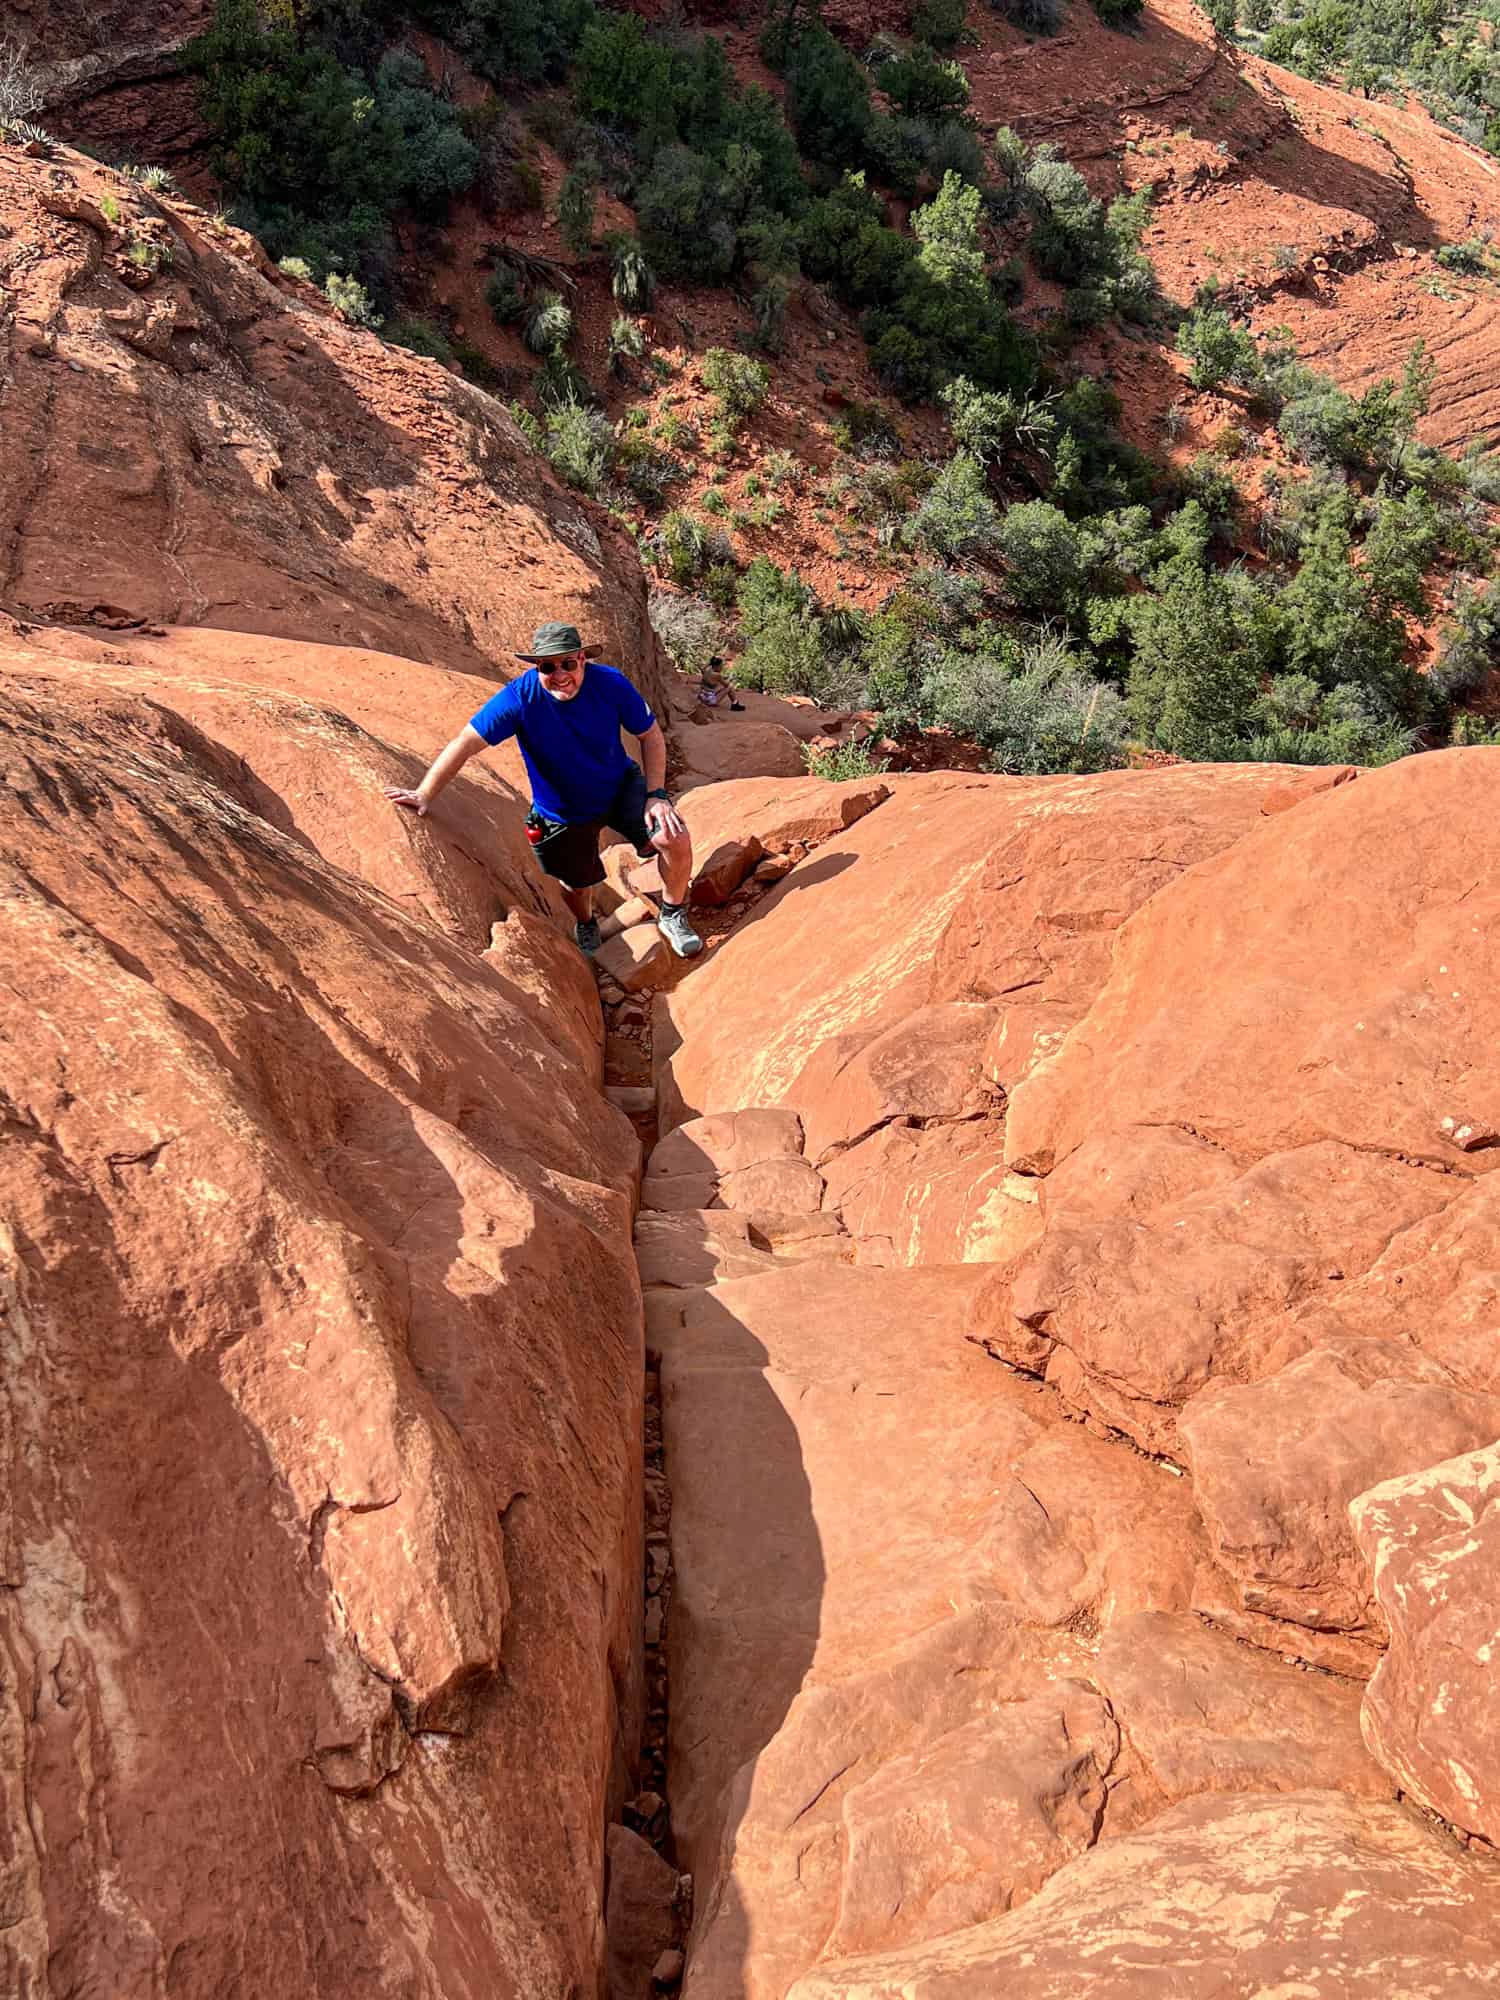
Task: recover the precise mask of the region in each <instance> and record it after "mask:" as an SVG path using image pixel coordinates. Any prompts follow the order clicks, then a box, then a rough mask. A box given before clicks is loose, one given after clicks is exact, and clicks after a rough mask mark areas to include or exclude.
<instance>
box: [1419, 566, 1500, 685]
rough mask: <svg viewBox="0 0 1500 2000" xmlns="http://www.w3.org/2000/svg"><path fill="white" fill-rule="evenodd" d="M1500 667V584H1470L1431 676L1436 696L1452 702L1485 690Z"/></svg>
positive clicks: (1456, 605)
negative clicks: (1487, 683)
mask: <svg viewBox="0 0 1500 2000" xmlns="http://www.w3.org/2000/svg"><path fill="white" fill-rule="evenodd" d="M1496 667H1500V584H1497V583H1495V582H1490V583H1485V584H1474V583H1466V584H1464V585H1463V586H1461V588H1460V589H1459V591H1458V593H1457V595H1456V597H1455V600H1454V605H1453V611H1452V614H1451V616H1450V617H1449V619H1448V622H1447V624H1446V625H1445V626H1444V627H1443V630H1442V633H1441V636H1440V639H1439V644H1438V654H1437V659H1436V660H1435V661H1434V663H1433V667H1432V672H1431V674H1430V676H1429V678H1430V680H1431V682H1432V686H1433V691H1434V693H1435V694H1436V695H1437V696H1438V697H1439V699H1440V700H1442V701H1445V702H1451V701H1453V700H1455V699H1456V698H1457V697H1458V696H1459V695H1464V694H1471V693H1472V692H1473V691H1474V689H1475V688H1477V687H1482V686H1483V685H1484V683H1485V681H1486V680H1488V678H1489V676H1490V674H1491V673H1492V672H1493V671H1494V670H1495V668H1496Z"/></svg>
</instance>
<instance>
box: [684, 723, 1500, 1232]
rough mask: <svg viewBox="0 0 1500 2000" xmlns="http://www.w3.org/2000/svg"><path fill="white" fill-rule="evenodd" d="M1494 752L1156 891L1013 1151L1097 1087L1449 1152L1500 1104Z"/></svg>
mask: <svg viewBox="0 0 1500 2000" xmlns="http://www.w3.org/2000/svg"><path fill="white" fill-rule="evenodd" d="M1494 769H1495V763H1494V758H1493V755H1492V753H1491V752H1489V751H1486V750H1445V751H1441V752H1438V753H1436V754H1434V755H1432V756H1424V757H1409V758H1404V759H1402V760H1401V761H1400V762H1399V763H1395V764H1391V765H1388V766H1386V767H1385V768H1384V769H1383V770H1380V771H1373V772H1367V773H1366V774H1365V775H1364V776H1363V777H1361V778H1360V780H1359V783H1358V784H1355V785H1342V786H1339V787H1338V788H1337V789H1335V790H1332V791H1328V792H1324V793H1322V794H1321V795H1319V796H1317V797H1315V798H1312V799H1309V800H1308V801H1307V802H1306V804H1305V805H1303V806H1301V807H1299V808H1298V810H1297V811H1296V812H1293V813H1286V814H1283V815H1281V816H1279V817H1278V818H1275V819H1271V820H1266V821H1262V822H1261V823H1260V824H1259V825H1257V826H1256V827H1254V828H1253V829H1252V831H1251V832H1250V833H1249V834H1248V835H1247V836H1246V837H1245V838H1244V839H1243V840H1242V841H1240V842H1238V843H1237V844H1235V845H1234V846H1232V847H1230V848H1229V849H1228V850H1227V851H1226V852H1224V853H1222V854H1220V855H1219V856H1218V857H1217V859H1215V860H1212V861H1206V862H1204V863H1203V864H1201V865H1200V866H1199V867H1197V868H1195V869H1193V870H1192V871H1191V872H1190V873H1189V874H1187V875H1186V876H1184V877H1183V878H1182V879H1181V880H1180V881H1179V882H1177V883H1176V884H1174V885H1173V887H1172V888H1171V889H1170V890H1168V891H1166V892H1165V893H1163V894H1161V895H1159V896H1158V897H1156V898H1155V899H1154V900H1153V901H1152V902H1151V903H1150V904H1149V905H1148V906H1147V907H1146V908H1145V909H1144V910H1142V911H1141V913H1140V914H1139V915H1138V916H1137V917H1136V918H1135V919H1133V920H1132V922H1131V923H1130V924H1129V925H1128V926H1127V927H1126V929H1125V930H1124V931H1123V932H1122V934H1121V936H1120V938H1119V939H1118V942H1117V945H1116V949H1115V953H1114V964H1113V968H1112V971H1111V974H1110V978H1109V984H1108V986H1107V988H1106V989H1105V990H1104V992H1103V993H1101V995H1100V997H1099V999H1098V1001H1097V1002H1096V1003H1095V1005H1094V1006H1093V1008H1092V1009H1091V1011H1090V1014H1089V1020H1088V1031H1087V1033H1086V1034H1080V1035H1075V1036H1074V1037H1073V1038H1072V1039H1071V1040H1070V1042H1069V1044H1068V1046H1067V1047H1066V1048H1065V1049H1064V1050H1063V1051H1062V1053H1061V1054H1060V1055H1059V1056H1058V1057H1057V1058H1056V1059H1055V1060H1054V1061H1053V1062H1051V1063H1049V1064H1047V1065H1046V1067H1045V1068H1044V1069H1043V1070H1040V1071H1038V1072H1037V1073H1035V1074H1034V1075H1033V1076H1032V1077H1031V1078H1030V1079H1028V1080H1027V1081H1026V1082H1025V1083H1024V1084H1023V1085H1021V1087H1020V1088H1019V1089H1018V1090H1017V1091H1016V1093H1015V1095H1014V1098H1013V1100H1012V1103H1011V1106H1010V1111H1009V1122H1008V1132H1007V1152H1008V1155H1009V1157H1010V1159H1011V1160H1012V1162H1014V1163H1019V1162H1021V1161H1030V1162H1032V1163H1033V1164H1034V1165H1036V1166H1037V1167H1039V1168H1041V1169H1045V1168H1046V1167H1047V1166H1048V1165H1049V1164H1050V1163H1053V1162H1056V1161H1060V1160H1062V1159H1064V1158H1066V1156H1067V1155H1068V1153H1069V1152H1071V1151H1072V1150H1073V1149H1074V1148H1075V1147H1076V1146H1078V1145H1080V1144H1081V1143H1082V1142H1083V1140H1084V1139H1085V1138H1087V1137H1089V1136H1097V1135H1098V1131H1099V1107H1100V1105H1101V1104H1104V1105H1107V1106H1108V1108H1109V1119H1110V1123H1111V1125H1112V1126H1113V1127H1114V1128H1116V1129H1118V1130H1123V1129H1125V1128H1126V1127H1130V1126H1140V1125H1163V1124H1186V1125H1190V1126H1191V1127H1193V1129H1195V1130H1196V1131H1198V1132H1200V1133H1201V1134H1203V1135H1204V1137H1205V1138H1207V1139H1208V1140H1210V1141H1214V1142H1217V1143H1219V1144H1222V1145H1226V1146H1228V1147H1229V1148H1230V1149H1231V1150H1238V1151H1239V1152H1240V1153H1241V1154H1242V1155H1245V1156H1249V1157H1252V1158H1261V1157H1264V1156H1265V1155H1266V1154H1268V1153H1274V1152H1281V1151H1286V1150H1288V1149H1290V1148H1293V1147H1298V1146H1303V1145H1307V1144H1311V1143H1315V1142H1318V1141H1321V1140H1325V1139H1329V1138H1332V1139H1335V1140H1337V1141H1338V1142H1340V1143H1342V1144H1344V1145H1347V1146H1350V1147H1357V1148H1361V1149H1368V1150H1369V1151H1371V1152H1375V1151H1379V1152H1383V1153H1386V1154H1397V1153H1401V1154H1405V1155H1408V1156H1409V1157H1412V1158H1415V1159H1419V1160H1420V1159H1424V1158H1438V1157H1442V1158H1443V1159H1445V1160H1447V1159H1451V1158H1452V1157H1453V1156H1452V1153H1451V1152H1450V1151H1449V1150H1448V1149H1447V1148H1442V1147H1441V1142H1440V1140H1439V1139H1438V1136H1437V1133H1438V1127H1439V1124H1440V1122H1441V1120H1442V1119H1443V1117H1445V1116H1446V1115H1447V1114H1448V1113H1450V1112H1451V1111H1453V1109H1454V1107H1455V1105H1460V1106H1461V1107H1462V1109H1463V1112H1464V1115H1465V1116H1466V1117H1468V1118H1471V1119H1473V1120H1476V1121H1485V1122H1488V1123H1491V1124H1493V1123H1494V1122H1495V1121H1496V1120H1497V1119H1500V1078H1497V1077H1496V1075H1495V1074H1494V1072H1493V1070H1492V1069H1490V1068H1489V1067H1487V1066H1486V1064H1485V1063H1484V1062H1483V1061H1482V1060H1481V1059H1480V1058H1479V1055H1478V1052H1479V1051H1480V1050H1481V1049H1484V1048H1486V1047H1488V1046H1489V1045H1490V1044H1491V1043H1492V1042H1493V1041H1494V1039H1495V1035H1496V1032H1497V1029H1500V978H1497V977H1496V974H1497V970H1500V967H1497V962H1496V953H1497V951H1500V942H1497V941H1500V920H1497V918H1500V889H1497V888H1496V887H1495V886H1494V885H1495V883H1496V881H1497V879H1500V871H1497V868H1496V866H1495V863H1496V862H1497V861H1500V822H1497V821H1496V819H1495V816H1494V815H1493V814H1492V813H1490V812H1488V811H1487V810H1486V809H1485V807H1486V803H1487V801H1488V800H1489V798H1490V797H1491V795H1492V793H1493V787H1494V775H1493V774H1494ZM1456 825H1462V826H1465V827H1467V828H1469V830H1470V837H1469V838H1468V839H1467V840H1466V841H1464V842H1463V843H1461V844H1455V843H1454V841H1453V839H1452V837H1451V829H1452V828H1453V827H1454V826H1456ZM1333 911H1336V912H1338V913H1339V914H1338V920H1337V921H1332V920H1331V919H1330V912H1333ZM725 957H726V959H727V958H728V954H727V953H726V954H725ZM1164 994H1166V995H1170V1002H1169V1004H1166V1005H1164V1004H1163V998H1162V996H1163V995H1164ZM696 997H697V996H695V1001H696ZM720 1101H724V1100H723V1099H722V1097H721V1099H720ZM1493 1157H1494V1156H1491V1155H1487V1154H1482V1153H1481V1154H1477V1155H1475V1156H1473V1165H1474V1166H1475V1168H1476V1169H1477V1170H1484V1169H1485V1168H1486V1165H1487V1163H1488V1162H1489V1161H1491V1159H1492V1158H1493ZM1453 1192H1455V1193H1456V1192H1457V1190H1453Z"/></svg>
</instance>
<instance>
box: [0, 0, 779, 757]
mask: <svg viewBox="0 0 1500 2000" xmlns="http://www.w3.org/2000/svg"><path fill="white" fill-rule="evenodd" d="M187 4H188V0H183V5H184V7H186V5H187ZM137 11H138V10H137ZM106 199H107V200H108V201H109V202H112V203H114V204H115V205H116V206H117V208H118V211H119V215H120V222H121V227H122V228H123V229H124V230H126V231H135V232H137V233H142V234H149V233H150V231H149V229H147V227H146V225H147V224H148V223H150V224H151V226H152V227H155V226H157V225H156V222H155V215H156V210H157V208H158V204H157V203H156V202H155V201H154V200H153V199H152V198H151V197H150V196H149V195H143V194H142V191H141V189H140V187H139V185H138V184H136V183H134V182H132V181H130V180H128V179H127V178H125V177H124V176H122V175H121V174H119V173H117V172H116V171H114V170H113V169H112V168H108V167H104V166H101V165H99V164H97V163H96V162H95V161H93V160H90V159H87V158H85V157H84V156H82V155H81V154H77V153H69V152H63V151H59V153H58V154H57V156H56V157H55V158H53V159H50V160H46V161H43V160H27V159H23V158H22V157H20V156H19V155H18V154H17V153H16V151H15V150H14V149H10V150H9V151H8V152H7V174H6V185H5V189H4V191H3V193H0V220H3V222H4V224H5V226H6V228H7V231H8V232H9V236H10V238H11V239H12V240H14V239H18V238H24V239H26V240H28V241H29V242H31V243H32V244H34V245H35V254H34V255H32V256H29V257H27V258H25V259H23V260H21V261H20V262H19V263H17V264H16V265H15V267H14V269H13V270H12V271H11V272H10V276H9V282H10V285H11V298H12V308H13V312H14V315H15V317H16V318H17V320H18V321H19V322H21V323H23V324H24V325H25V326H26V327H27V328H29V329H30V330H31V337H30V339H29V340H28V341H27V342H25V343H23V345H22V351H21V352H20V354H19V356H18V358H17V363H16V368H15V371H14V378H13V380H12V382H11V384H10V389H9V399H8V405H7V407H8V411H9V417H8V423H7V436H8V437H9V438H10V439H12V441H13V443H14V445H15V449H13V450H12V451H10V452H8V453H7V454H6V460H5V464H4V465H3V466H0V497H3V499H4V508H3V516H0V517H3V519H4V521H5V523H6V524H7V525H6V527H5V530H4V536H5V538H6V539H5V549H6V559H7V562H8V564H9V575H10V581H9V584H8V587H7V601H8V602H9V604H10V605H11V606H12V607H13V608H16V609H20V610H21V611H23V612H29V613H32V614H35V615H37V616H38V617H40V618H44V619H45V618H58V619H62V620H64V621H65V622H68V623H73V624H82V623H88V622H91V621H92V620H93V618H94V616H95V614H96V610H98V611H102V613H103V615H104V616H105V617H107V618H112V619H113V621H114V622H115V623H116V624H117V625H118V624H120V623H121V622H124V623H137V622H147V623H151V622H159V623H164V624H174V625H235V626H238V628H239V629H240V630H241V631H245V632H256V631H263V632H267V633H276V634H278V635H280V636H282V637H284V638H293V639H298V640H303V641H316V642H323V643H326V644H333V645H337V646H350V647H356V648H359V647H372V648H378V649H381V650H383V651H385V652H388V653H400V654H404V655H406V656H407V657H409V658H411V659H413V660H442V661H444V662H445V663H446V664H447V665H449V666H451V667H460V668H462V669H463V670H465V671H466V672H467V673H469V674H473V675H480V676H483V677H484V678H485V679H488V680H490V681H491V683H492V684H493V683H495V682H498V681H499V680H501V679H507V678H509V677H510V675H511V674H512V673H513V672H514V671H515V664H514V660H513V653H512V649H513V648H514V647H515V646H517V645H521V644H524V643H525V641H526V638H527V637H528V636H529V634H530V632H531V630H532V628H533V627H534V626H535V624H536V623H537V620H538V616H539V610H538V607H539V604H541V603H542V602H545V604H546V606H547V609H548V610H549V612H550V613H551V615H553V616H556V617H563V618H570V619H574V620H575V621H576V622H577V623H578V624H579V625H580V626H585V627H587V631H586V633H585V636H586V637H587V638H589V639H590V640H591V641H593V642H595V643H596V644H597V645H598V647H599V649H600V652H601V655H602V657H604V658H606V659H613V660H616V661H617V662H618V663H619V664H620V665H621V666H623V667H626V668H627V669H628V670H629V671H631V672H632V673H634V674H635V675H636V676H637V678H639V679H641V680H642V682H643V683H644V685H645V688H646V691H647V693H648V695H649V696H650V697H651V698H652V699H653V700H659V699H660V697H661V695H662V693H663V691H664V685H665V680H666V670H665V662H664V659H663V656H662V655H661V653H660V650H659V648H658V645H657V642H656V640H655V637H654V635H653V633H652V630H651V626H650V624H649V621H648V619H647V616H646V604H645V589H644V585H643V579H642V576H641V572H640V567H639V563H638V561H637V559H636V557H635V553H634V551H633V549H632V548H631V547H630V546H629V544H628V543H627V542H626V540H625V537H624V536H623V535H621V534H619V533H617V532H616V531H614V530H613V529H612V528H609V527H605V528H603V529H601V528H600V526H599V525H598V523H599V519H600V517H599V516H598V515H597V514H595V513H591V512H590V511H589V510H588V509H586V508H585V507H583V506H582V505H581V504H580V503H579V502H578V501H577V500H576V499H575V498H574V497H573V496H572V495H571V494H570V493H568V492H566V491H565V489H563V488H562V487H561V486H560V485H559V484H558V483H557V481H556V480H555V479H554V478H553V477H552V476H551V474H550V473H549V472H548V471H547V470H546V467H545V464H544V461H543V460H541V459H540V458H539V457H538V456H537V455H536V454H535V453H534V452H532V451H530V450H528V449H527V448H526V445H525V442H524V440H523V439H522V438H521V435H520V433H519V432H518V431H517V430H516V428H515V426H514V424H513V422H512V421H511V419H510V417H509V416H508V415H507V413H506V411H505V409H504V406H503V405H502V404H500V403H497V402H496V401H495V400H494V399H493V398H491V397H489V396H486V395H484V394H483V393H482V392H481V391H479V390H477V389H475V388H473V387H472V386H471V385H470V384H469V383H467V382H465V381H463V380H461V379H459V378H457V377H455V376H453V375H450V374H449V373H447V371H445V370H443V369H441V368H438V367H437V366H435V365H434V364H432V363H431V362H427V361H424V360H421V359H419V358H418V357H417V356H415V355H412V354H409V353H407V352H406V351H405V350H404V349H402V348H399V347H393V346H389V345H387V344H386V343H384V342H382V341H381V340H379V339H378V338H377V337H376V336H375V335H373V334H371V333H368V332H364V331H362V330H360V329H357V328H354V327H351V326H348V325H345V324H344V323H343V322H342V321H341V320H340V319H339V318H337V316H335V315H333V314H332V313H329V312H327V311H325V310H322V309H321V301H320V302H318V304H313V303H312V301H311V300H310V299H308V298H307V295H306V294H305V293H304V294H303V295H302V297H301V298H300V299H299V298H298V297H297V296H296V294H294V293H293V292H291V291H289V290H288V289H286V287H285V281H284V280H282V279H280V278H279V276H278V275H277V274H276V273H275V272H274V271H271V270H270V267H269V265H267V266H266V270H267V271H269V272H270V275H269V276H268V275H266V274H265V272H263V271H262V269H260V268H258V266H257V261H256V258H255V257H254V256H253V255H252V254H250V253H252V252H256V251H258V246H256V245H254V244H253V242H252V239H250V238H248V237H245V236H243V235H242V234H241V233H240V232H238V231H231V230H224V231H218V230H215V229H213V228H211V227H209V226H208V225H207V222H206V218H205V217H204V216H203V215H202V214H201V213H197V212H195V211H193V210H192V209H190V208H188V207H187V206H186V205H178V204H172V203H169V204H166V205H165V211H164V212H165V214H166V217H167V222H166V224H165V228H166V230H167V233H168V235H169V237H170V239H171V240H172V242H173V244H174V247H175V250H176V254H175V256H174V259H173V262H172V265H171V268H170V270H169V271H167V272H164V273H163V274H161V275H160V276H158V277H156V278H155V279H153V280H152V281H151V282H150V284H149V288H148V289H147V290H146V291H145V292H144V293H141V294H139V295H137V294H136V293H135V292H133V291H132V289H131V288H130V286H129V285H127V284H126V283H125V282H124V281H123V279H122V278H121V277H120V276H119V275H118V274H117V273H116V272H115V270H114V268H113V266H112V263H111V262H110V261H109V260H107V259H106V258H104V256H103V252H104V250H105V247H106V239H107V238H108V237H109V236H110V234H111V228H110V225H109V224H108V223H107V221H106V220H105V209H104V204H105V202H106ZM259 258H260V261H261V262H264V253H263V252H260V253H259ZM158 307H159V308H162V309H164V312H165V315H166V322H165V324H164V325H163V326H161V327H156V326H154V325H152V324H150V315H151V313H152V312H153V311H154V310H155V309H156V308H158ZM132 329H138V331H134V332H132ZM39 349H40V351H38V350H39ZM70 364H71V365H72V367H74V368H76V369H77V371H78V372H77V373H76V374H71V375H70V379H69V381H68V389H67V393H66V394H65V395H61V394H58V393H57V392H56V383H57V375H58V371H59V370H60V369H65V368H69V367H70ZM100 438H107V439H108V440H109V449H108V451H107V452H101V451H100V449H99V447H98V443H97V441H98V440H99V439H100ZM43 461H45V462H47V463H50V464H53V465H63V464H66V466H67V467H68V475H67V477H66V478H65V479H64V478H52V479H48V480H46V481H43V482H42V483H41V484H40V485H37V484H36V483H35V482H34V481H30V480H28V479H27V477H26V476H25V470H24V468H25V466H26V465H27V464H28V463H41V462H43ZM164 493H170V494H171V496H172V498H171V503H170V507H169V508H166V511H165V512H164V507H165V503H164V502H162V501H161V500H160V498H159V496H160V495H162V494H164ZM482 692H483V690H482V688H480V687H476V688H474V690H473V693H474V695H475V697H476V699H475V700H474V701H473V703H472V705H471V706H470V708H469V710H468V713H472V711H473V707H475V706H477V705H478V698H482ZM466 719H467V717H466V715H465V714H459V715H457V716H455V717H452V718H445V722H446V726H444V725H443V724H439V725H438V726H436V727H435V728H434V731H433V735H432V739H431V741H430V744H427V745H425V746H424V747H425V749H426V751H427V754H429V755H430V754H431V752H432V751H435V750H436V749H437V748H438V747H439V746H440V745H441V744H442V743H443V742H444V741H446V739H447V738H448V737H449V736H451V735H452V734H454V733H455V730H456V728H457V727H458V726H459V725H461V724H462V722H463V721H465V720H466ZM397 740H405V739H404V738H399V737H398V739H397ZM414 740H420V738H416V739H414ZM788 741H790V739H788ZM793 751H794V752H795V745H794V746H793ZM793 768H796V767H795V766H794V767H793Z"/></svg>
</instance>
